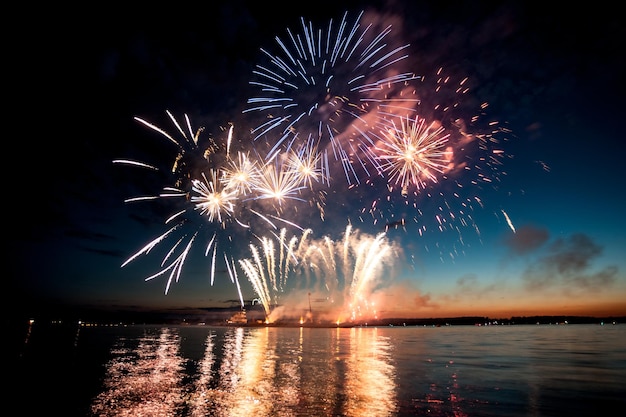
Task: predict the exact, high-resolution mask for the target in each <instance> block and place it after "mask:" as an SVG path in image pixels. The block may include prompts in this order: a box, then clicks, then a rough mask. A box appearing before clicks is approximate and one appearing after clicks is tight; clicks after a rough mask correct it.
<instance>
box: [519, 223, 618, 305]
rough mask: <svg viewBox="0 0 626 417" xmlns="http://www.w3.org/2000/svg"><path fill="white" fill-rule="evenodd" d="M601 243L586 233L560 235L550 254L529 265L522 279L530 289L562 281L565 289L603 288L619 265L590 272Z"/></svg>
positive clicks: (549, 285) (601, 249)
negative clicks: (564, 236)
mask: <svg viewBox="0 0 626 417" xmlns="http://www.w3.org/2000/svg"><path fill="white" fill-rule="evenodd" d="M602 251H603V248H602V246H599V245H597V244H596V243H595V242H593V241H592V239H591V238H590V237H589V236H587V235H584V234H581V233H579V234H574V235H572V236H570V237H568V238H560V239H557V240H556V241H555V242H554V243H552V244H551V245H550V247H549V248H548V255H546V256H544V257H542V258H540V259H539V260H538V261H537V262H536V263H534V264H532V265H530V266H529V267H528V268H527V269H526V271H525V272H524V274H523V275H522V279H523V280H524V282H525V286H526V288H527V289H528V290H531V291H541V290H545V289H547V288H550V287H554V286H558V285H562V286H564V288H565V292H567V293H572V292H575V291H577V290H585V291H588V290H591V289H593V290H600V289H602V288H604V287H608V286H611V285H612V284H613V283H614V282H615V280H616V276H617V272H618V268H617V267H615V266H608V267H605V268H604V269H602V270H601V271H599V272H590V271H589V269H590V268H591V264H592V261H593V260H594V259H596V258H598V257H599V256H600V255H601V254H602Z"/></svg>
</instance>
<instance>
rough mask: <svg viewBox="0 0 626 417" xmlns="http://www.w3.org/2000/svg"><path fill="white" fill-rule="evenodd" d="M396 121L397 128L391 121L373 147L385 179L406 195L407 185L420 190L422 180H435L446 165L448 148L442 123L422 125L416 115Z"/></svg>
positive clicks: (448, 165)
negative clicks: (386, 176) (385, 132)
mask: <svg viewBox="0 0 626 417" xmlns="http://www.w3.org/2000/svg"><path fill="white" fill-rule="evenodd" d="M400 123H401V127H400V128H398V127H396V125H395V123H393V124H392V127H390V128H389V130H388V132H387V135H385V136H384V137H385V139H386V140H384V141H382V142H381V145H380V146H379V147H378V148H377V150H379V151H380V155H379V156H378V159H380V160H381V161H382V163H381V166H382V168H383V171H384V172H385V173H386V174H387V175H388V182H389V183H390V184H394V185H399V186H400V187H401V188H402V194H404V195H406V194H407V193H408V188H409V187H410V186H414V187H416V188H417V189H424V188H426V184H425V181H431V182H433V183H436V182H437V181H438V176H439V175H441V174H443V173H445V172H446V171H447V170H448V168H449V167H450V161H451V159H452V150H451V148H450V147H448V146H447V142H448V137H449V135H448V134H444V133H445V129H444V128H443V127H442V126H440V125H437V124H436V123H431V124H430V125H429V126H426V125H425V120H424V119H423V118H420V117H419V116H415V119H413V120H410V119H408V118H406V120H405V119H404V118H402V119H401V120H400Z"/></svg>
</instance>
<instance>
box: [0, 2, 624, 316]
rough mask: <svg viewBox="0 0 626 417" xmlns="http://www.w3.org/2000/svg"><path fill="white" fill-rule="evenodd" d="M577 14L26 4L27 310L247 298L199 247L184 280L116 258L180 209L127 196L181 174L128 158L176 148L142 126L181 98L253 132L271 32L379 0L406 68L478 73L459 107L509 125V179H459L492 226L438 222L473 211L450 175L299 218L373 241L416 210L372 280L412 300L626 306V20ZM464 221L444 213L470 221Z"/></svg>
mask: <svg viewBox="0 0 626 417" xmlns="http://www.w3.org/2000/svg"><path fill="white" fill-rule="evenodd" d="M339 3H341V4H339ZM567 7H568V9H567V10H562V9H560V8H557V7H552V6H551V7H549V8H546V7H543V4H542V3H540V2H512V1H478V2H433V1H424V2H419V1H418V2H413V1H389V2H379V1H375V2H357V1H349V2H329V3H328V4H325V3H321V4H320V3H314V2H296V3H294V4H289V5H285V4H283V3H282V2H241V1H229V2H214V3H212V4H211V5H210V6H209V7H208V8H207V7H202V8H201V9H198V10H195V9H193V8H189V7H188V6H184V5H181V6H179V5H168V6H167V7H165V6H158V7H150V8H148V9H144V10H141V11H136V10H131V7H130V6H129V7H121V6H110V5H102V6H101V7H97V6H93V5H90V6H89V7H87V6H85V7H84V8H81V7H80V6H79V7H78V8H72V9H63V8H62V7H49V8H47V9H37V10H36V11H35V10H24V11H23V13H21V14H19V17H18V20H19V21H21V22H23V24H19V25H17V27H19V29H16V30H15V33H13V34H11V36H10V37H9V38H8V39H7V40H8V43H9V45H8V47H7V49H6V50H7V51H8V54H9V59H8V60H6V62H7V64H5V65H6V67H8V70H9V71H8V75H7V76H6V78H5V81H6V84H7V85H6V87H5V91H7V92H9V97H10V99H11V101H10V102H9V103H10V109H11V110H10V112H9V114H8V115H9V116H10V117H7V118H6V120H7V123H8V124H10V126H11V129H10V132H11V137H10V139H9V140H8V143H9V144H10V145H9V150H8V152H7V153H6V155H7V156H8V158H7V164H6V172H7V173H11V174H12V175H11V176H10V177H9V178H8V181H7V182H6V188H5V192H6V197H5V201H6V202H7V203H9V202H10V204H7V207H6V211H7V214H5V216H6V217H5V219H6V222H7V223H8V228H7V230H8V231H9V233H8V235H9V236H10V239H8V241H7V242H6V243H7V247H8V259H9V275H8V276H7V279H8V282H9V287H8V291H7V292H6V294H7V296H8V297H11V298H13V299H15V300H18V301H17V303H16V304H17V305H18V307H19V308H18V310H20V312H22V313H24V314H32V312H36V311H40V310H42V309H47V308H51V309H53V308H57V306H58V305H65V306H75V305H79V306H98V307H111V306H113V307H114V308H120V309H143V308H162V307H168V308H182V309H184V308H199V307H204V306H230V305H233V304H234V305H236V304H237V302H238V299H239V296H238V293H237V289H236V287H235V285H233V283H232V282H230V281H229V280H228V276H226V275H225V274H224V272H225V271H224V268H223V267H220V268H219V270H220V271H221V272H220V276H218V277H217V278H218V281H219V282H217V283H215V284H214V285H209V278H208V276H209V274H208V273H207V271H208V270H209V266H207V265H208V264H210V259H208V258H206V257H204V258H203V257H200V258H203V259H201V260H200V261H198V262H195V263H192V262H191V261H190V263H189V265H188V267H186V269H185V270H184V273H183V274H182V277H181V279H180V282H177V283H175V284H174V285H173V286H172V289H171V290H170V293H169V294H167V295H165V294H164V288H165V282H166V278H163V277H161V278H158V279H155V280H151V281H150V282H144V278H145V277H147V276H149V275H152V274H154V273H155V272H157V271H158V270H159V269H160V266H159V263H160V258H158V257H156V258H153V259H149V258H148V257H145V259H144V258H141V259H138V260H136V261H134V262H133V263H132V264H131V265H129V266H128V267H124V268H120V265H121V264H122V263H123V262H124V261H125V260H126V259H128V258H129V257H130V256H131V255H132V254H134V253H135V252H136V251H138V250H139V249H140V248H141V247H143V246H144V245H146V244H147V243H148V242H149V241H150V240H152V239H154V238H155V237H157V236H159V235H160V234H161V233H162V232H163V231H164V230H165V229H164V226H163V223H164V221H165V219H166V218H167V217H169V216H170V215H171V214H172V211H171V210H172V209H171V207H169V206H167V205H166V204H160V203H159V202H156V203H152V204H146V203H141V204H140V205H139V206H137V205H128V204H125V203H124V200H125V199H126V198H129V197H134V196H137V195H142V194H145V193H147V192H149V191H153V192H158V190H160V189H162V187H163V186H165V185H167V184H168V181H170V180H171V179H170V177H169V176H168V175H167V169H165V170H163V169H161V171H159V172H158V173H156V174H154V175H149V173H147V172H145V171H139V172H138V171H132V170H128V169H127V167H120V166H117V165H115V164H113V163H112V161H113V160H115V159H118V158H128V159H137V160H140V161H143V162H147V163H150V164H155V165H159V166H160V167H161V168H163V167H165V168H167V167H168V166H169V165H170V164H171V162H172V158H173V157H175V155H176V149H175V148H173V147H172V146H171V145H172V144H171V143H169V142H168V140H167V139H165V138H164V137H163V136H161V135H159V134H158V133H157V132H155V131H151V130H150V129H148V128H146V127H145V126H144V125H142V124H141V123H138V122H137V121H136V120H134V117H140V118H142V119H144V120H146V121H149V122H150V123H153V124H155V125H156V126H158V127H159V128H161V129H163V130H165V131H167V132H170V133H172V134H175V133H176V128H175V126H174V125H173V124H172V123H171V121H170V120H169V118H168V117H167V114H166V111H167V110H169V111H171V112H172V114H173V115H174V116H175V117H176V118H177V119H178V120H181V121H182V120H184V116H185V115H188V116H189V119H190V120H191V123H192V125H193V127H194V129H197V128H199V127H204V128H205V129H204V130H203V131H202V137H203V138H214V139H216V140H223V138H224V137H225V131H224V128H227V127H228V126H229V124H230V123H232V124H233V125H234V127H235V134H236V136H237V138H238V141H239V142H240V143H245V142H251V141H252V139H251V138H250V135H249V131H250V129H251V127H252V126H253V125H254V122H253V120H252V116H255V115H251V116H249V115H248V114H247V113H242V112H243V110H244V108H245V106H246V100H248V98H250V97H252V96H253V95H254V94H256V91H255V89H254V86H253V85H251V84H250V83H249V81H250V80H252V79H253V78H254V77H253V71H254V70H255V65H257V64H258V63H261V62H263V59H264V58H266V57H264V55H263V54H262V53H261V48H263V49H266V50H274V51H277V49H276V48H277V44H276V41H275V37H279V38H281V39H283V40H287V39H288V37H287V32H286V30H287V28H290V29H291V30H292V31H294V32H298V31H301V22H300V18H301V17H302V18H304V19H305V20H306V21H307V22H310V23H311V24H312V25H314V27H315V28H316V30H318V29H319V30H322V31H323V30H324V29H327V28H328V24H329V21H330V20H331V19H333V21H334V22H335V24H336V23H337V22H338V21H340V20H341V17H342V16H343V14H344V12H348V16H349V17H348V20H349V21H350V22H352V21H353V20H354V19H355V18H356V16H357V15H358V13H359V12H360V11H362V10H363V11H366V14H365V15H364V21H365V20H368V19H369V21H372V22H374V24H375V25H374V28H375V29H379V28H384V27H386V25H387V24H391V25H392V26H391V27H392V33H391V35H389V37H388V39H389V40H390V41H391V42H390V43H397V44H399V45H410V46H409V47H408V49H407V51H408V54H409V57H408V58H407V59H405V60H404V61H403V64H404V65H406V66H407V67H408V68H409V70H410V71H412V72H414V73H416V74H420V75H424V76H425V77H426V81H427V82H429V81H431V80H433V79H437V75H436V72H437V70H438V69H439V68H443V69H444V73H445V74H447V75H449V76H450V77H451V79H452V80H455V81H452V82H451V83H450V84H453V83H454V82H458V80H462V79H463V78H465V77H467V78H468V81H467V84H464V85H466V86H467V87H468V88H469V93H467V94H465V95H464V101H463V105H462V106H463V107H462V109H460V110H459V112H463V111H468V112H469V111H476V112H477V113H480V114H481V116H483V118H484V120H497V121H498V122H499V126H500V127H505V128H506V129H505V131H506V133H505V134H503V133H502V132H499V133H498V134H497V135H494V136H497V137H502V136H504V137H505V139H506V142H505V143H504V144H502V145H501V148H502V149H503V150H504V154H505V156H504V158H503V160H502V166H499V167H498V170H497V171H498V177H497V181H496V182H495V183H493V184H490V186H489V187H485V186H481V187H480V189H478V187H477V188H476V189H474V188H473V184H474V183H473V182H472V180H471V178H469V177H470V176H472V175H476V170H474V171H470V173H469V174H463V173H461V174H460V175H459V177H458V178H456V179H454V180H453V182H454V183H455V184H460V185H462V186H463V187H462V188H461V187H460V186H459V189H460V190H462V191H460V193H461V194H463V193H467V196H468V198H472V199H473V200H472V201H477V200H476V198H475V197H478V198H479V199H480V200H481V204H477V205H476V207H472V210H475V212H473V213H472V215H471V216H470V217H471V220H472V222H475V224H473V225H472V224H469V225H468V224H467V223H466V222H460V223H461V224H462V225H463V227H464V226H467V229H468V230H459V228H458V227H457V226H450V227H449V228H446V227H444V230H443V231H442V232H439V231H437V230H436V229H437V226H436V225H432V226H431V225H430V224H429V223H430V222H433V221H436V220H433V219H437V218H438V217H437V215H438V213H437V211H438V210H439V211H442V207H443V208H445V207H448V208H449V212H455V213H457V217H464V218H465V217H466V216H467V212H464V213H462V214H461V215H458V213H459V210H461V211H462V210H463V208H462V207H463V205H462V204H461V205H460V207H461V208H459V207H457V206H456V204H457V202H456V201H455V198H456V197H454V196H453V197H447V194H446V193H448V192H450V193H451V194H450V195H454V191H450V189H449V188H446V187H447V185H449V184H447V185H446V184H437V186H434V185H432V186H431V187H430V188H429V191H430V192H431V194H429V195H432V197H431V198H426V197H423V196H424V194H425V192H424V193H421V195H420V196H419V201H418V202H417V203H416V205H417V206H418V207H417V210H419V212H418V211H416V208H415V205H413V206H411V204H408V205H407V204H404V205H403V204H399V203H398V204H397V203H395V200H393V199H392V200H385V198H383V197H382V195H383V194H386V193H387V191H386V190H379V189H377V188H375V187H374V186H373V185H368V186H365V185H360V186H358V187H347V184H343V183H342V184H339V185H337V186H333V189H332V190H329V192H328V198H327V200H326V201H325V202H324V204H325V215H326V216H325V220H324V221H320V219H319V217H320V216H319V213H317V212H316V211H315V210H312V211H310V212H309V211H306V210H304V209H301V210H299V211H298V212H297V213H298V215H297V220H296V218H295V217H290V219H292V220H293V221H297V222H298V223H299V224H301V225H302V226H303V227H309V225H308V224H306V222H307V221H311V225H310V227H312V228H314V230H315V232H316V233H317V235H316V237H317V238H320V237H321V236H322V235H324V234H332V238H333V239H336V240H340V233H341V232H342V231H343V230H344V229H345V228H346V225H347V222H351V223H352V224H355V225H357V227H359V229H360V230H362V231H363V233H367V234H371V235H372V236H373V235H374V234H375V233H378V232H380V231H381V230H382V229H384V223H389V224H391V223H393V222H398V221H399V220H400V219H405V220H406V219H408V220H409V226H408V227H406V226H405V227H404V228H402V227H401V228H399V229H392V230H390V233H388V237H389V239H391V241H392V242H393V245H394V247H395V245H398V247H399V248H401V252H402V255H401V258H402V260H401V261H398V263H399V265H398V266H397V268H394V270H395V272H394V285H391V284H389V283H386V284H385V283H383V284H382V285H379V287H382V289H383V290H384V289H385V288H387V292H386V293H385V292H384V291H382V290H381V291H380V292H379V293H378V295H376V296H375V294H374V293H373V292H372V293H370V294H369V295H370V296H371V297H372V299H376V300H386V301H382V302H383V303H386V304H396V305H398V306H401V307H402V308H404V309H405V310H406V311H409V312H410V313H407V315H411V314H414V315H416V316H432V315H443V316H445V315H447V314H456V313H458V314H469V313H471V312H472V311H471V308H472V306H474V308H475V313H476V314H488V313H490V312H492V311H493V312H496V313H498V314H504V315H506V314H530V313H537V314H539V313H540V312H541V311H543V310H542V308H543V309H544V310H545V311H546V312H549V313H556V312H559V311H560V312H563V313H580V312H591V313H596V312H602V313H606V312H612V311H615V312H616V313H619V314H624V313H626V305H625V303H624V302H623V301H622V302H621V303H620V301H619V300H620V297H621V300H624V299H626V275H625V272H624V269H625V268H626V264H625V263H624V258H623V253H624V252H625V250H624V249H626V240H625V238H624V235H625V234H624V232H625V231H626V222H625V221H624V216H623V212H624V209H623V207H624V202H625V201H624V183H623V177H624V175H623V167H622V162H621V161H622V157H623V150H624V134H623V129H622V124H623V109H624V106H623V97H624V93H625V91H624V83H623V79H624V69H625V68H624V67H625V66H624V60H623V51H624V47H625V45H624V28H623V24H622V22H621V21H620V18H619V15H620V14H619V13H618V11H617V9H616V7H615V6H612V5H610V3H608V2H606V3H602V2H601V3H600V4H598V3H594V5H591V6H587V7H585V8H575V7H572V6H567ZM350 19H352V20H350ZM340 69H341V68H337V71H339V70H340ZM424 85H426V84H424ZM428 85H429V87H428V88H430V84H428ZM416 88H417V89H418V90H419V88H421V87H419V86H418V87H416ZM444 90H445V89H444ZM448 90H449V91H448V93H449V94H450V95H452V96H453V95H455V94H456V92H455V91H454V89H453V88H449V87H448ZM438 94H441V97H442V98H447V97H444V95H443V94H444V93H438ZM435 96H436V94H435V93H434V90H428V91H425V92H424V93H423V99H424V101H425V102H428V101H429V100H431V99H432V100H435V98H434V97H435ZM438 97H439V96H438ZM486 102H488V103H489V106H488V107H487V108H486V109H484V110H483V111H481V110H480V109H481V104H482V103H486ZM431 104H432V103H431ZM257 116H258V115H257ZM481 162H482V161H481V156H480V155H472V162H471V163H472V164H474V163H475V164H476V166H480V167H483V168H484V165H481ZM480 169H482V168H480ZM16 174H17V175H16ZM18 178H19V179H20V180H19V181H16V180H17V179H18ZM361 178H362V179H364V177H363V176H361ZM365 182H367V181H364V183H365ZM20 186H24V188H25V189H23V190H20V188H21V187H20ZM383 188H384V187H383ZM18 190H19V191H18ZM14 195H18V196H20V198H18V199H15V198H12V196H14ZM21 197H24V198H21ZM462 198H463V196H461V197H460V198H459V201H462ZM372 199H380V201H381V203H380V204H381V206H382V205H383V204H387V203H384V202H385V201H387V202H388V204H387V205H386V206H385V208H384V214H381V216H380V219H378V220H377V221H376V222H372V221H371V220H369V219H368V218H367V215H365V216H363V213H364V211H366V210H365V208H366V207H367V206H368V205H369V204H370V202H371V201H372ZM416 200H417V199H416ZM294 205H295V203H294ZM381 213H382V209H381ZM418 213H419V214H418ZM507 215H508V216H509V218H510V221H511V222H512V225H513V227H511V226H510V225H508V224H507V221H506V216H507ZM447 216H448V222H449V223H448V224H451V223H452V222H453V220H451V219H452V217H454V221H456V220H457V217H455V216H454V215H450V214H447ZM312 219H314V220H312ZM411 221H412V222H413V224H412V223H411ZM396 224H398V223H396ZM422 224H424V225H425V226H424V227H426V229H421V227H422V226H421V225H422ZM433 229H434V230H435V232H432V230H433ZM513 229H514V230H513ZM424 230H426V231H427V233H422V232H424ZM248 237H249V236H248ZM237 239H241V240H237ZM235 240H236V242H235V243H234V244H233V247H235V246H236V247H237V248H238V249H237V251H239V252H236V255H237V256H243V255H242V254H245V251H246V248H247V247H248V243H249V241H246V240H245V238H243V237H240V236H238V237H237V238H236V239H235ZM206 243H207V242H202V244H201V246H202V247H205V246H206ZM168 245H169V244H168ZM200 251H201V252H202V249H201V250H200ZM234 253H235V251H234ZM239 279H240V283H241V285H242V289H243V297H244V298H245V299H246V301H247V302H249V300H251V299H252V298H255V296H256V295H258V294H255V292H254V291H253V290H252V288H251V287H250V285H249V283H248V282H247V280H246V278H245V275H244V274H243V272H241V271H240V272H239ZM292 279H297V278H292ZM301 289H302V288H301ZM407 289H408V291H407ZM309 290H310V289H309ZM407 293H409V294H410V295H406V294H407ZM511 293H514V294H516V297H515V303H513V304H515V306H514V307H511V308H510V309H509V310H507V309H506V308H504V307H502V305H501V304H502V303H505V304H506V303H508V304H511V301H510V299H509V298H508V297H509V295H505V294H511ZM381 294H382V295H381ZM320 297H323V296H322V295H320ZM286 299H288V297H286ZM390 301H392V302H391V303H390ZM379 302H381V301H379ZM453 305H454V306H459V307H458V308H457V309H453V308H451V307H452V306H453ZM542 306H543V307H542ZM603 306H606V308H603ZM559 309H560V310H559ZM611 309H612V310H611Z"/></svg>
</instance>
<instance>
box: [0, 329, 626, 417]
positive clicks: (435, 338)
mask: <svg viewBox="0 0 626 417" xmlns="http://www.w3.org/2000/svg"><path fill="white" fill-rule="evenodd" d="M22 336H23V337H22V338H20V341H19V342H18V343H16V344H15V345H14V349H12V350H11V352H12V354H11V355H10V356H9V357H10V363H9V370H10V372H13V373H9V377H8V378H7V379H6V380H5V381H6V382H7V383H8V386H9V387H8V389H4V394H5V395H7V393H8V398H9V399H10V403H9V404H10V405H11V408H10V409H11V410H12V414H13V415H43V414H52V415H62V416H253V415H256V416H269V415H271V416H413V415H424V416H426V415H428V416H498V417H503V416H571V417H575V416H596V415H599V414H601V413H602V412H603V410H607V409H609V410H611V409H612V410H620V409H621V410H623V409H624V406H626V388H625V387H626V325H612V324H607V325H600V324H596V325H587V324H576V325H571V324H570V325H536V326H535V325H512V326H444V327H409V326H407V327H378V328H377V327H354V328H306V327H305V328H298V327H246V328H237V327H210V326H148V325H146V326H128V327H81V326H65V325H63V326H61V325H56V326H55V325H50V326H40V327H37V326H31V327H30V328H29V329H28V330H26V331H25V332H24V333H23V335H22ZM5 375H6V374H5ZM5 385H7V384H5ZM6 407H7V408H8V406H6Z"/></svg>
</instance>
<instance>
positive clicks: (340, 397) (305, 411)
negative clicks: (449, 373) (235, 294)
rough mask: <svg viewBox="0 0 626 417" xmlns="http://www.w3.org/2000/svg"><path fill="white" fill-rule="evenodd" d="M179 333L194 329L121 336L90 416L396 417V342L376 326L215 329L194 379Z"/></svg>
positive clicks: (153, 330)
mask: <svg viewBox="0 0 626 417" xmlns="http://www.w3.org/2000/svg"><path fill="white" fill-rule="evenodd" d="M181 330H187V329H182V328H167V327H164V328H162V329H151V330H150V331H146V332H145V334H144V335H143V336H142V337H141V338H139V340H138V343H136V341H135V340H132V339H129V338H120V339H119V340H118V341H117V342H116V344H115V346H114V347H113V348H112V350H111V354H112V356H113V358H112V359H111V360H110V361H109V362H108V363H107V364H106V376H105V378H104V382H103V391H102V392H101V393H100V394H99V395H98V396H97V397H96V398H95V399H94V401H93V403H92V406H91V411H92V413H93V414H94V415H98V416H119V415H129V416H137V415H142V416H147V415H150V416H173V415H189V416H250V415H262V416H266V415H281V416H290V415H329V416H331V415H333V416H334V415H346V416H348V415H354V416H361V415H367V416H382V415H393V412H394V409H395V401H396V399H395V393H396V389H395V381H394V376H395V368H394V366H393V365H392V360H391V355H392V352H391V345H390V343H389V340H388V337H384V336H381V335H380V334H379V331H378V329H376V328H372V329H362V328H352V329H305V328H290V329H286V328H280V329H277V328H252V329H244V328H228V329H226V330H224V331H222V330H221V329H213V330H210V331H208V334H207V336H206V340H205V341H204V345H205V351H204V355H203V356H202V358H201V359H200V360H199V361H197V363H196V365H195V372H193V374H192V375H191V381H189V382H185V380H186V376H185V373H184V369H185V363H184V362H185V360H184V359H183V358H182V357H181V354H180V345H181V334H180V333H181ZM316 333H324V337H316V336H315V334H316ZM220 337H221V338H222V343H220V344H218V343H216V339H217V338H220ZM328 341H330V346H331V347H332V349H331V351H330V352H331V353H332V354H331V355H329V354H328V353H329V345H328V344H327V342H328Z"/></svg>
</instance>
